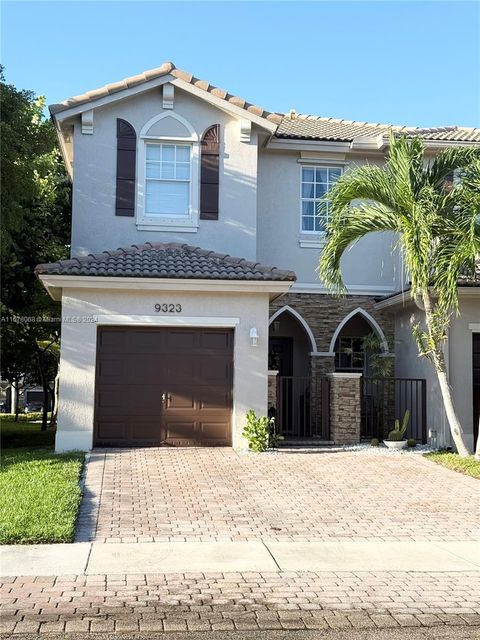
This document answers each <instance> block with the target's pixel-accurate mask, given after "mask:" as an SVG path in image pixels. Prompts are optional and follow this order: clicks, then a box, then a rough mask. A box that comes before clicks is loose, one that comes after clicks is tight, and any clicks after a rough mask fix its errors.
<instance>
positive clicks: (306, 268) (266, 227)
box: [257, 149, 400, 295]
mask: <svg viewBox="0 0 480 640" xmlns="http://www.w3.org/2000/svg"><path fill="white" fill-rule="evenodd" d="M321 158H322V154H319V158H318V162H319V164H321ZM323 158H325V160H326V161H327V163H330V164H332V163H333V164H335V160H332V159H331V158H330V157H329V154H328V153H325V154H323ZM299 160H300V152H299V151H285V150H282V151H273V150H269V149H260V150H259V158H258V187H257V190H258V207H257V208H258V224H257V235H258V239H257V258H258V260H260V262H266V263H267V264H270V263H271V264H281V266H282V268H285V269H293V270H294V271H295V272H296V274H297V281H298V284H299V285H301V284H304V283H308V284H315V285H317V286H321V284H322V283H321V281H320V279H319V277H318V273H317V268H318V262H319V257H320V255H321V248H319V247H313V248H310V247H302V246H301V245H300V241H301V240H315V239H316V238H317V236H314V235H312V234H305V233H302V232H301V230H300V222H301V210H300V207H301V197H300V196H301V166H302V165H301V164H300V163H299ZM365 161H366V158H365V159H363V160H361V159H351V160H349V163H347V164H346V165H345V169H347V168H348V167H349V166H358V165H360V164H362V163H364V162H365ZM369 161H370V162H372V161H373V162H375V160H372V159H369ZM302 162H304V163H305V164H309V162H308V161H307V160H304V161H302ZM343 164H344V163H343V161H342V162H340V163H339V166H342V165H343ZM393 247H394V239H393V236H392V234H389V233H376V234H370V235H369V236H367V237H365V238H363V239H362V240H361V241H360V242H358V243H357V244H356V245H355V246H353V247H352V248H351V249H349V250H348V251H347V252H346V254H345V256H344V257H343V258H342V273H343V277H344V280H345V283H346V284H347V286H349V287H350V293H352V294H355V293H357V292H358V293H371V294H372V295H378V294H387V293H391V292H393V291H395V290H396V289H399V288H400V286H399V282H400V273H399V262H398V255H397V254H395V253H392V250H393Z"/></svg>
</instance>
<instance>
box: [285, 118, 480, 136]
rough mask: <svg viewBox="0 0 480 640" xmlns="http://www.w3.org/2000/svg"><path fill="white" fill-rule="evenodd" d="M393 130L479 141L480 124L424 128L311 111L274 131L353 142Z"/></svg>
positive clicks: (286, 119) (409, 133) (413, 134)
mask: <svg viewBox="0 0 480 640" xmlns="http://www.w3.org/2000/svg"><path fill="white" fill-rule="evenodd" d="M390 131H393V132H394V133H399V134H404V135H406V136H419V137H421V138H423V139H424V140H443V141H451V142H480V128H477V129H475V128H473V127H456V126H452V127H436V128H430V129H425V128H423V129H422V128H418V127H402V126H396V125H389V124H375V123H372V122H356V121H354V120H340V119H337V118H322V117H320V116H310V115H298V116H296V118H295V119H294V120H292V119H291V118H290V117H289V116H286V117H285V118H283V120H282V122H281V123H280V126H279V127H278V129H277V131H276V132H275V137H276V138H291V139H302V140H331V141H337V142H351V141H352V140H353V139H354V138H357V137H359V136H369V137H370V136H371V137H375V136H380V135H381V136H383V137H388V135H389V134H390Z"/></svg>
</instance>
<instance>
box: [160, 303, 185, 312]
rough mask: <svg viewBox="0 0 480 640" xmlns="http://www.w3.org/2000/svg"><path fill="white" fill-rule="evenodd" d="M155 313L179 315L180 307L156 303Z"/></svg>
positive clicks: (172, 304)
mask: <svg viewBox="0 0 480 640" xmlns="http://www.w3.org/2000/svg"><path fill="white" fill-rule="evenodd" d="M155 311H156V312H157V313H181V312H182V305H181V304H174V303H172V302H158V303H157V304H156V305H155Z"/></svg>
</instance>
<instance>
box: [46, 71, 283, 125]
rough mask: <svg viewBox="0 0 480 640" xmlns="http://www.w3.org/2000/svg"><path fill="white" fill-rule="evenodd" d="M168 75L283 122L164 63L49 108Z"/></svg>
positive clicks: (68, 105) (56, 108) (54, 109)
mask: <svg viewBox="0 0 480 640" xmlns="http://www.w3.org/2000/svg"><path fill="white" fill-rule="evenodd" d="M166 75H172V76H174V77H175V78H178V79H180V80H183V81H184V82H188V83H189V84H192V85H193V86H195V87H197V88H198V89H202V90H203V91H206V92H208V93H211V94H212V95H214V96H216V97H217V98H221V99H222V100H225V101H226V102H229V103H230V104H232V105H235V106H236V107H240V108H241V109H245V111H248V112H250V113H252V114H254V115H256V116H259V117H260V118H266V119H267V120H269V121H271V122H273V123H274V124H280V122H281V121H282V118H283V115H282V114H280V113H272V112H270V111H265V109H263V108H262V107H259V106H257V105H255V104H250V103H249V102H247V101H246V100H244V99H243V98H239V97H238V96H234V95H232V94H230V93H228V91H225V90H224V89H219V88H218V87H214V86H213V85H211V84H210V83H209V82H207V81H206V80H199V79H198V78H195V76H193V75H192V74H191V73H188V72H187V71H182V70H181V69H177V68H176V67H175V65H174V64H173V62H164V63H163V64H162V65H161V66H160V67H157V68H156V69H150V70H149V71H144V72H143V73H139V74H138V75H136V76H131V77H130V78H125V79H124V80H120V81H119V82H112V83H110V84H106V85H105V86H104V87H101V88H100V89H94V90H93V91H86V92H85V93H82V94H81V95H79V96H74V97H73V98H68V99H67V100H64V101H63V102H60V103H58V104H52V105H50V107H49V109H50V113H52V114H53V115H55V114H56V113H60V112H61V111H65V110H66V109H70V108H72V107H76V106H78V105H82V104H86V103H88V102H92V101H93V100H98V99H99V98H103V97H105V96H110V95H112V94H114V93H118V92H119V91H123V90H124V89H130V88H131V87H136V86H137V85H140V84H144V83H145V82H148V81H150V80H154V79H155V78H161V77H162V76H166Z"/></svg>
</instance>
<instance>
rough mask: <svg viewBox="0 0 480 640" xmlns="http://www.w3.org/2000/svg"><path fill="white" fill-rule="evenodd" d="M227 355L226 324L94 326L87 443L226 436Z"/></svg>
mask: <svg viewBox="0 0 480 640" xmlns="http://www.w3.org/2000/svg"><path fill="white" fill-rule="evenodd" d="M232 363H233V333H231V332H230V331H229V330H223V329H200V328H195V329H184V328H181V329H176V328H167V327H164V328H163V327H162V328H151V327H146V328H138V327H128V328H123V327H122V328H118V327H101V328H99V337H98V354H97V376H96V407H95V444H96V445H98V446H150V445H154V446H159V445H160V444H162V443H163V442H165V440H166V441H167V442H168V443H169V444H173V445H177V446H200V445H228V444H230V438H231V434H230V420H231V410H232V369H233V364H232ZM164 394H166V395H167V396H168V402H167V404H165V403H163V402H162V395H164Z"/></svg>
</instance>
